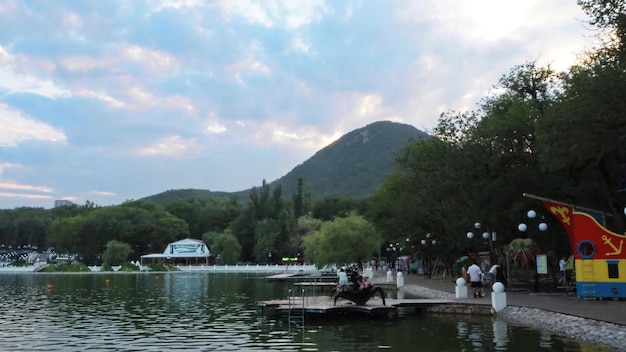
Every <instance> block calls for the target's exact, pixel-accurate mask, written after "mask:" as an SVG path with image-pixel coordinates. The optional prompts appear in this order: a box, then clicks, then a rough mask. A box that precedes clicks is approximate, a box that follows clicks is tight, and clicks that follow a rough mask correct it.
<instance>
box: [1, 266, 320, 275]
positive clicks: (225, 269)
mask: <svg viewBox="0 0 626 352" xmlns="http://www.w3.org/2000/svg"><path fill="white" fill-rule="evenodd" d="M176 267H177V268H178V269H179V270H181V271H207V272H216V273H291V274H296V273H303V272H306V273H314V272H318V271H319V270H318V269H317V268H316V267H315V265H313V264H309V265H278V264H275V265H269V264H242V265H177V266H176ZM35 268H36V267H35V266H25V267H14V266H5V267H0V272H29V271H30V272H32V271H35ZM119 268H120V267H119V266H114V267H113V270H114V271H117V270H119ZM139 268H140V270H142V271H143V270H145V269H147V267H141V265H139ZM89 270H91V271H93V272H98V271H100V266H89Z"/></svg>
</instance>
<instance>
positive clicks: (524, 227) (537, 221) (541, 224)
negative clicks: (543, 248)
mask: <svg viewBox="0 0 626 352" xmlns="http://www.w3.org/2000/svg"><path fill="white" fill-rule="evenodd" d="M526 217H527V218H528V219H527V222H528V223H529V224H531V225H535V226H529V225H528V224H526V223H524V222H521V223H520V224H519V225H517V229H518V230H519V231H520V232H524V233H527V234H528V235H529V236H530V237H531V240H532V241H533V256H534V258H535V283H534V291H535V292H539V266H538V265H537V264H538V263H537V238H538V237H539V236H538V234H539V233H538V232H534V233H533V232H532V231H530V230H531V229H535V230H538V231H541V232H545V231H547V230H548V224H546V223H545V221H544V220H543V217H541V218H537V212H536V211H534V210H529V211H528V212H527V213H526Z"/></svg>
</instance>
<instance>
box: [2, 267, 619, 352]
mask: <svg viewBox="0 0 626 352" xmlns="http://www.w3.org/2000/svg"><path fill="white" fill-rule="evenodd" d="M290 288H293V283H292V282H268V281H267V280H265V279H264V275H258V274H241V273H239V274H237V273H232V274H231V273H228V274H227V273H207V272H205V273H199V272H175V273H130V274H127V273H86V274H60V273H59V274H57V273H54V274H43V273H0V297H2V300H1V301H0V310H1V311H2V314H1V315H0V351H166V350H170V351H182V350H185V351H381V350H384V351H531V350H533V351H581V352H582V351H585V352H588V351H610V350H608V349H603V348H600V347H597V346H593V345H590V344H587V343H580V342H576V341H572V340H569V339H566V338H562V337H559V336H555V335H551V334H548V333H544V332H541V331H537V330H533V329H529V328H525V327H520V326H514V325H511V324H508V323H507V322H506V321H503V320H499V319H495V318H493V317H473V316H468V315H429V314H417V315H416V314H406V315H402V314H400V316H399V317H395V318H369V317H366V316H360V317H350V318H348V317H334V318H332V319H307V320H306V321H305V325H304V328H301V327H295V326H290V325H289V324H287V323H286V322H285V321H284V320H283V319H278V318H275V317H272V316H268V315H264V314H261V310H260V308H258V307H257V305H256V302H257V301H259V300H269V299H278V298H285V297H287V292H288V290H289V289H290ZM329 299H330V298H329Z"/></svg>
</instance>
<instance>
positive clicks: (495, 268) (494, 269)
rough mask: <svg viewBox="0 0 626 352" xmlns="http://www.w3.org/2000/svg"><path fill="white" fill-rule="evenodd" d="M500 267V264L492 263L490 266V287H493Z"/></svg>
mask: <svg viewBox="0 0 626 352" xmlns="http://www.w3.org/2000/svg"><path fill="white" fill-rule="evenodd" d="M499 267H500V264H498V263H494V264H493V265H492V266H491V269H489V280H490V281H491V285H492V286H493V284H495V283H496V273H497V272H498V268H499Z"/></svg>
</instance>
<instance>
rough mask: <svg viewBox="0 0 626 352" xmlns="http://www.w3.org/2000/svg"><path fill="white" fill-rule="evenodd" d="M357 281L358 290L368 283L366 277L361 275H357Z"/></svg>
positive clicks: (364, 287) (365, 286)
mask: <svg viewBox="0 0 626 352" xmlns="http://www.w3.org/2000/svg"><path fill="white" fill-rule="evenodd" d="M358 283H359V290H363V289H366V288H367V287H368V286H369V285H370V283H369V282H368V281H367V279H366V278H364V277H363V276H359V280H358Z"/></svg>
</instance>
